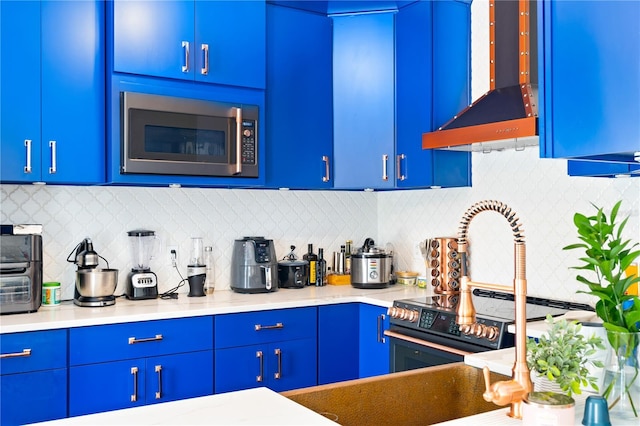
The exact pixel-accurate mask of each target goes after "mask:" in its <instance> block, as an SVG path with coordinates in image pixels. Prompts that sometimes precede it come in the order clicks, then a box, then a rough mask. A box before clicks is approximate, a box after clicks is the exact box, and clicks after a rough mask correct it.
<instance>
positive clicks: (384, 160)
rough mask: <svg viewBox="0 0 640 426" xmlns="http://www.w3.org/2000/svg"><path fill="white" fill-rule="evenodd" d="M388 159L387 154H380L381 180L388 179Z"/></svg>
mask: <svg viewBox="0 0 640 426" xmlns="http://www.w3.org/2000/svg"><path fill="white" fill-rule="evenodd" d="M388 160H389V156H388V155H387V154H382V180H384V181H387V180H389V174H388V173H387V161H388Z"/></svg>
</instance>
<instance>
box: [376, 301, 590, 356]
mask: <svg viewBox="0 0 640 426" xmlns="http://www.w3.org/2000/svg"><path fill="white" fill-rule="evenodd" d="M458 300H459V295H458V294H440V295H435V296H428V297H422V298H417V299H405V300H396V301H394V302H393V306H392V307H391V308H389V310H388V315H389V317H390V318H389V323H390V327H389V330H390V331H393V332H396V333H400V334H404V335H407V336H411V337H413V338H415V339H419V340H422V341H427V342H432V343H436V344H439V345H445V346H447V347H452V348H457V349H460V350H464V351H468V352H484V351H487V350H492V349H502V348H508V347H512V346H514V335H513V334H512V333H509V332H508V331H507V327H508V326H509V325H510V324H513V323H515V302H514V297H513V295H512V294H508V293H501V292H496V291H487V290H482V289H475V290H473V305H474V307H475V309H476V322H477V323H478V324H482V325H484V326H485V327H484V328H485V329H487V328H491V330H492V333H491V335H481V334H480V333H478V334H475V333H469V334H465V333H462V332H461V331H460V327H459V326H458V325H457V324H456V309H457V305H458ZM569 310H588V311H593V310H594V309H593V307H591V306H589V305H585V304H579V303H573V302H566V301H560V300H551V299H543V298H538V297H527V305H526V318H527V321H537V320H544V319H545V318H546V316H547V314H551V316H554V317H555V316H560V315H563V314H564V313H566V312H567V311H569Z"/></svg>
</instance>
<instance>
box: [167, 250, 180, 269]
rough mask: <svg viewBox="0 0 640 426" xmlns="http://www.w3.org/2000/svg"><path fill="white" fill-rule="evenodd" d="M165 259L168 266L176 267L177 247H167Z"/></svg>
mask: <svg viewBox="0 0 640 426" xmlns="http://www.w3.org/2000/svg"><path fill="white" fill-rule="evenodd" d="M167 258H168V259H169V265H171V266H176V265H177V264H178V246H167Z"/></svg>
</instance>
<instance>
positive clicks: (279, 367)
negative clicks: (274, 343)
mask: <svg viewBox="0 0 640 426" xmlns="http://www.w3.org/2000/svg"><path fill="white" fill-rule="evenodd" d="M274 353H275V354H276V357H277V358H278V371H276V373H275V374H274V375H273V378H274V379H280V378H281V377H282V351H281V350H280V349H276V350H275V351H274Z"/></svg>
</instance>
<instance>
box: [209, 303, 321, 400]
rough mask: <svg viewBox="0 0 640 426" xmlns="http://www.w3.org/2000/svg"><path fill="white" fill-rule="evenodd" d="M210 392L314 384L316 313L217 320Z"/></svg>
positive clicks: (255, 314)
mask: <svg viewBox="0 0 640 426" xmlns="http://www.w3.org/2000/svg"><path fill="white" fill-rule="evenodd" d="M214 333H215V361H214V364H215V371H214V377H215V386H214V388H215V392H216V393H221V392H229V391H234V390H240V389H248V388H254V387H260V386H265V387H268V388H270V389H272V390H274V391H278V392H280V391H285V390H290V389H295V388H301V387H307V386H314V385H316V384H317V368H318V367H317V366H318V349H317V348H318V338H317V308H316V307H305V308H293V309H274V310H269V311H259V312H245V313H236V314H225V315H217V316H216V317H215V322H214Z"/></svg>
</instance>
